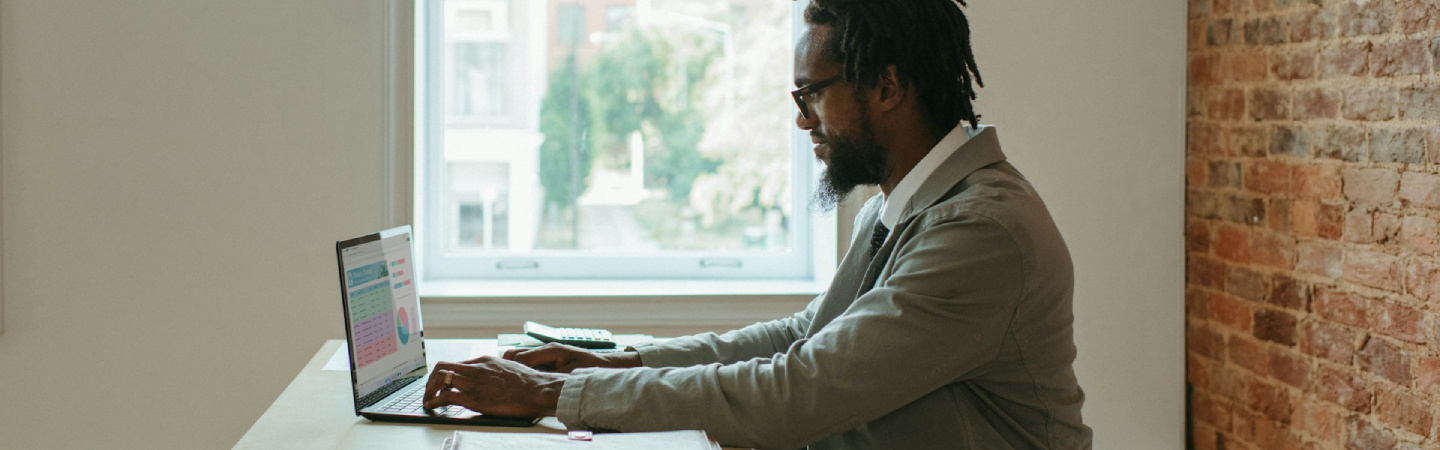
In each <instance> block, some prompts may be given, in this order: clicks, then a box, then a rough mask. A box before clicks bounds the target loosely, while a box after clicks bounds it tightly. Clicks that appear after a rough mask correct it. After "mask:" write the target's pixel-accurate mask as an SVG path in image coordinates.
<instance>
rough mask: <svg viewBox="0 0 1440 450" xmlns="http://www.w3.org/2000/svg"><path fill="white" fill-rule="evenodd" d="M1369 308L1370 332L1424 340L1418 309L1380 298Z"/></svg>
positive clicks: (1405, 338) (1406, 339) (1403, 339)
mask: <svg viewBox="0 0 1440 450" xmlns="http://www.w3.org/2000/svg"><path fill="white" fill-rule="evenodd" d="M1369 309H1370V312H1369V314H1368V316H1369V318H1370V320H1369V326H1370V330H1371V332H1373V333H1375V334H1379V335H1383V336H1389V337H1392V338H1395V339H1400V340H1402V341H1407V342H1413V343H1416V344H1419V343H1423V342H1425V331H1424V330H1423V329H1422V328H1421V327H1422V324H1421V321H1422V320H1423V319H1424V317H1425V316H1424V313H1422V312H1420V310H1418V309H1415V308H1412V307H1409V306H1405V305H1401V304H1398V303H1391V302H1386V301H1382V300H1371V301H1370V305H1369ZM1256 327H1257V328H1258V327H1259V324H1258V323H1257V324H1256Z"/></svg>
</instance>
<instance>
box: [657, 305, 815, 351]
mask: <svg viewBox="0 0 1440 450" xmlns="http://www.w3.org/2000/svg"><path fill="white" fill-rule="evenodd" d="M823 297H824V294H821V295H820V296H819V297H816V298H815V299H814V300H811V301H810V304H809V305H808V306H806V307H805V309H804V310H803V311H800V312H797V313H795V314H794V315H792V316H790V317H785V318H782V319H777V320H772V321H769V322H759V323H755V324H752V325H750V326H747V327H745V328H741V329H738V330H733V331H729V332H726V333H725V334H715V333H702V334H697V335H693V336H685V337H679V338H675V339H670V340H668V341H664V342H659V343H651V344H641V345H637V346H635V351H636V352H639V354H640V362H641V363H643V364H645V366H646V367H685V366H693V365H699V364H709V363H721V364H730V363H735V362H739V361H744V360H747V359H751V358H756V357H761V356H770V355H774V354H776V353H779V352H783V351H785V349H786V348H787V347H789V346H790V344H792V343H794V342H795V341H796V340H799V339H800V338H802V337H804V336H805V331H806V330H808V329H809V328H810V320H811V319H812V318H814V317H815V309H816V308H817V307H819V303H820V299H821V298H823Z"/></svg>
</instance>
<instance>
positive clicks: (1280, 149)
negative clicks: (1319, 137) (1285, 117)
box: [1269, 126, 1316, 158]
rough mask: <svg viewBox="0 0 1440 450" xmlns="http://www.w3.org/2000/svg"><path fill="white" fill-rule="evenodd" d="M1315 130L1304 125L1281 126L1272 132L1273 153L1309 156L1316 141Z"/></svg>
mask: <svg viewBox="0 0 1440 450" xmlns="http://www.w3.org/2000/svg"><path fill="white" fill-rule="evenodd" d="M1315 139H1316V136H1315V131H1314V130H1311V129H1308V128H1304V127H1292V126H1280V127H1275V129H1274V130H1273V131H1272V132H1271V133H1270V148H1269V152H1270V154H1271V155H1286V156H1294V157H1297V158H1309V157H1310V156H1311V154H1312V150H1311V149H1312V148H1314V143H1315Z"/></svg>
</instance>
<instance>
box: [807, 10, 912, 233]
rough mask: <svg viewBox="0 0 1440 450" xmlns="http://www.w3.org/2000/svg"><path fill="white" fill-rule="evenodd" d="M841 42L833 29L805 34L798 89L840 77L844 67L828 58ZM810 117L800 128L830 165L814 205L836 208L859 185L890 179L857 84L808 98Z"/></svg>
mask: <svg viewBox="0 0 1440 450" xmlns="http://www.w3.org/2000/svg"><path fill="white" fill-rule="evenodd" d="M833 38H838V37H837V36H834V35H833V33H831V30H830V27H823V26H810V27H807V28H806V29H805V30H804V31H802V32H801V35H800V40H799V42H798V43H797V44H796V46H795V86H796V87H797V88H798V87H804V86H808V85H810V84H812V83H815V82H818V81H822V80H826V79H829V78H831V77H834V76H836V75H840V73H841V70H842V67H841V64H840V62H839V61H835V60H833V59H831V58H830V57H829V55H826V54H825V51H824V49H825V48H826V45H827V41H826V40H827V39H833ZM802 101H804V102H805V104H806V106H807V107H808V110H809V117H806V116H805V115H804V114H802V113H800V112H797V113H796V114H795V125H796V126H798V127H800V129H802V130H806V131H809V132H810V140H811V142H813V143H814V144H815V147H814V148H813V151H814V152H815V158H816V159H819V160H820V161H821V162H824V163H825V172H824V173H822V174H821V175H820V184H819V186H818V187H817V188H816V190H815V198H814V199H813V200H812V202H811V206H812V207H813V208H815V209H818V210H821V211H829V210H832V209H834V208H835V206H836V205H837V204H839V202H840V201H841V200H843V199H844V198H845V196H846V195H848V194H849V193H850V192H851V191H853V190H855V188H856V187H857V186H860V185H862V184H880V183H882V182H884V181H885V175H886V173H887V172H888V166H889V161H888V157H887V152H886V151H885V149H884V148H882V147H881V146H880V144H879V143H877V142H876V141H875V133H874V131H873V129H872V127H871V124H870V120H869V118H868V117H867V116H866V112H867V110H866V104H865V101H864V99H863V98H861V97H857V96H856V95H855V91H854V86H853V85H851V84H850V83H849V82H848V81H844V80H841V81H839V82H836V83H833V84H830V85H829V86H826V87H825V88H823V89H818V90H814V91H813V92H811V93H810V94H808V95H806V96H804V97H803V98H802Z"/></svg>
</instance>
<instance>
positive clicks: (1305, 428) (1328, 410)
mask: <svg viewBox="0 0 1440 450" xmlns="http://www.w3.org/2000/svg"><path fill="white" fill-rule="evenodd" d="M1291 418H1292V420H1293V422H1292V426H1294V427H1295V431H1298V432H1301V433H1305V434H1308V435H1310V436H1311V437H1314V438H1316V439H1318V440H1321V441H1327V442H1336V441H1339V440H1340V424H1341V423H1343V422H1342V419H1343V418H1344V414H1343V413H1342V412H1340V411H1337V410H1335V409H1334V407H1331V406H1326V405H1323V404H1321V403H1317V402H1314V401H1309V400H1302V401H1299V402H1297V405H1296V408H1295V412H1294V414H1293V415H1292V416H1291Z"/></svg>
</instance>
